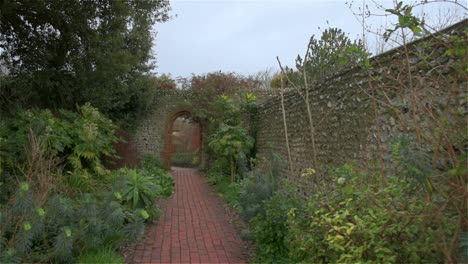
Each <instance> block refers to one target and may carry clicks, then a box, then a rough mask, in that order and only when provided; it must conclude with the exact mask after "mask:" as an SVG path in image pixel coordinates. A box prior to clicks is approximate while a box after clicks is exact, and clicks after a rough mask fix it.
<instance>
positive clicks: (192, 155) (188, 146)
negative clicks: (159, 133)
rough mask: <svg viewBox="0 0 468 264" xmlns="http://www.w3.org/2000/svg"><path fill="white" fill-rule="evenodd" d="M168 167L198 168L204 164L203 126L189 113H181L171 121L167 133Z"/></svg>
mask: <svg viewBox="0 0 468 264" xmlns="http://www.w3.org/2000/svg"><path fill="white" fill-rule="evenodd" d="M167 132H168V133H167V151H166V154H167V155H166V162H167V165H168V166H179V167H198V166H200V165H201V164H202V146H203V144H202V139H203V137H202V126H201V124H200V122H198V121H197V120H196V119H195V118H193V117H192V115H191V114H190V113H189V112H180V113H177V114H176V115H174V117H173V118H171V120H170V125H169V129H168V131H167Z"/></svg>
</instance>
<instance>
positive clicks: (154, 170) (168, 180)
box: [142, 156, 175, 198]
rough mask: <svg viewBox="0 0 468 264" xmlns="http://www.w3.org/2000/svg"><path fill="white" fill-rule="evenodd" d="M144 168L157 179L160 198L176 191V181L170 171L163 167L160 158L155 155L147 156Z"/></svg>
mask: <svg viewBox="0 0 468 264" xmlns="http://www.w3.org/2000/svg"><path fill="white" fill-rule="evenodd" d="M142 170H143V171H145V173H146V174H148V175H151V177H153V178H155V179H156V184H157V185H158V186H159V189H160V191H159V194H158V197H159V198H164V197H169V196H171V194H173V193H174V190H175V182H174V178H173V177H172V175H171V174H170V173H168V172H167V171H166V170H164V169H163V168H162V166H161V165H160V162H159V160H157V159H156V158H154V157H151V156H148V157H145V159H144V161H143V165H142Z"/></svg>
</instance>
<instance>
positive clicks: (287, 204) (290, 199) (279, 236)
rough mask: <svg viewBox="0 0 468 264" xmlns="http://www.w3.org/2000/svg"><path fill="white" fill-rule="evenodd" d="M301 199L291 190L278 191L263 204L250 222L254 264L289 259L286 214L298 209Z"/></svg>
mask: <svg viewBox="0 0 468 264" xmlns="http://www.w3.org/2000/svg"><path fill="white" fill-rule="evenodd" d="M301 202H302V201H301V199H300V198H299V197H298V196H297V195H296V194H295V192H294V190H293V189H292V188H289V187H287V188H284V189H282V190H278V191H277V192H275V194H274V195H273V196H272V197H271V198H270V199H268V200H266V201H264V203H263V205H262V206H263V210H259V213H258V214H257V215H256V216H255V217H254V218H253V219H252V221H251V230H252V233H253V235H254V237H255V245H256V250H257V251H256V258H255V260H256V262H261V263H286V262H288V257H289V247H288V244H289V241H288V240H287V239H286V237H287V235H288V227H287V214H288V212H289V211H290V209H291V208H300V206H301Z"/></svg>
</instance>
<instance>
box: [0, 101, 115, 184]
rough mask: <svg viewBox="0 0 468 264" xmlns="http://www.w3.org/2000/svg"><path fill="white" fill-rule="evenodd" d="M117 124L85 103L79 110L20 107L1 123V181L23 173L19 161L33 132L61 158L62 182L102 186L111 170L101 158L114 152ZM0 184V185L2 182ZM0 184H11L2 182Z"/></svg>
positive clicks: (52, 152)
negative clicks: (20, 109)
mask: <svg viewBox="0 0 468 264" xmlns="http://www.w3.org/2000/svg"><path fill="white" fill-rule="evenodd" d="M114 129H115V126H114V125H113V124H112V121H111V120H110V119H107V118H106V117H104V116H103V115H101V114H100V113H99V111H98V110H97V109H96V108H93V107H92V106H90V105H89V104H85V105H83V106H81V107H79V108H78V112H70V111H64V110H63V111H59V112H57V113H52V112H51V111H50V110H33V111H31V110H26V111H19V112H18V113H17V114H16V115H15V116H14V117H12V118H9V119H6V120H5V121H4V124H3V125H2V126H0V138H2V140H1V142H0V143H1V144H0V160H2V162H1V163H2V172H0V173H2V174H1V175H2V177H1V182H0V183H3V184H4V185H6V184H8V183H10V184H14V183H13V182H7V181H8V179H10V178H11V177H14V176H13V175H18V174H21V172H20V170H19V168H18V164H24V163H25V162H26V161H27V157H28V153H29V152H30V151H31V149H28V148H27V147H26V146H29V141H30V138H29V137H30V135H31V134H34V135H35V137H37V140H39V141H40V142H41V144H42V145H43V146H41V147H42V148H44V150H45V151H46V152H47V153H49V154H51V155H53V156H55V157H57V158H60V160H61V161H62V162H61V164H60V165H61V166H63V171H64V172H65V173H64V174H65V175H67V176H68V177H66V178H65V179H64V181H63V182H62V183H63V184H65V185H67V186H69V187H70V190H71V191H74V192H92V191H95V190H99V189H100V188H101V187H102V186H100V184H101V183H103V181H102V180H101V179H105V178H106V177H107V176H108V175H109V171H108V170H107V169H106V168H105V167H104V166H103V164H102V158H104V157H109V156H112V155H114V149H113V146H112V143H114V142H115V141H116V140H117V139H116V137H115V136H114ZM0 186H1V185H0ZM0 188H8V186H3V187H0Z"/></svg>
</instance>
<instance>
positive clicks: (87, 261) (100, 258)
mask: <svg viewBox="0 0 468 264" xmlns="http://www.w3.org/2000/svg"><path fill="white" fill-rule="evenodd" d="M76 262H77V263H79V264H94V263H109V264H111V263H112V264H124V263H125V261H124V258H123V257H122V256H120V255H118V254H117V253H115V249H114V248H112V247H102V248H99V249H97V250H95V251H91V252H87V253H84V254H82V255H80V256H78V258H77V261H76Z"/></svg>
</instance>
